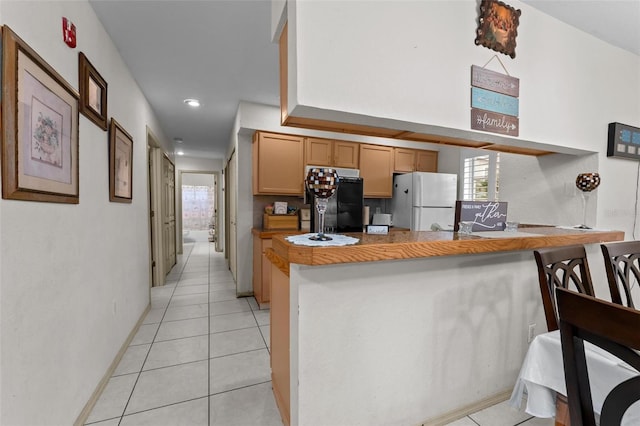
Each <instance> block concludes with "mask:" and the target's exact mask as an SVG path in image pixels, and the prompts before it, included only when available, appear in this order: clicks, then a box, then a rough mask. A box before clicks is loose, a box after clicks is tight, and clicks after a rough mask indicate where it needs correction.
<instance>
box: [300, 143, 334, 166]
mask: <svg viewBox="0 0 640 426" xmlns="http://www.w3.org/2000/svg"><path fill="white" fill-rule="evenodd" d="M332 160H333V141H332V140H328V139H316V138H306V139H305V162H304V163H305V165H307V166H308V165H310V166H332V165H333V163H332Z"/></svg>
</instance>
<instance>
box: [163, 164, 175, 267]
mask: <svg viewBox="0 0 640 426" xmlns="http://www.w3.org/2000/svg"><path fill="white" fill-rule="evenodd" d="M162 188H163V191H162V223H163V234H162V237H163V238H162V243H163V257H164V267H165V270H164V273H165V275H166V274H168V273H169V271H171V268H173V265H175V264H176V202H175V188H176V181H175V167H174V165H173V163H171V161H170V160H169V159H168V158H167V157H163V159H162Z"/></svg>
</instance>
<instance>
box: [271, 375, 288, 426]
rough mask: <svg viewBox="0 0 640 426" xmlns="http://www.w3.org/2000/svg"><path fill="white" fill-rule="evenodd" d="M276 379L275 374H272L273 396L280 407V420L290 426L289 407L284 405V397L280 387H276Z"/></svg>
mask: <svg viewBox="0 0 640 426" xmlns="http://www.w3.org/2000/svg"><path fill="white" fill-rule="evenodd" d="M276 382H277V381H276V379H275V378H274V377H273V373H271V383H272V385H271V389H272V390H273V395H274V396H275V400H276V405H277V406H278V411H279V412H280V418H281V419H282V422H283V423H284V425H285V426H289V425H290V424H291V418H290V415H291V414H290V413H289V411H287V407H286V405H285V403H284V400H283V398H282V395H280V392H279V391H278V387H277V386H274V385H273V383H276Z"/></svg>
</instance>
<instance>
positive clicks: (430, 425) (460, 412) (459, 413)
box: [423, 389, 512, 426]
mask: <svg viewBox="0 0 640 426" xmlns="http://www.w3.org/2000/svg"><path fill="white" fill-rule="evenodd" d="M511 391H512V389H510V390H506V391H504V392H500V393H499V394H496V395H494V396H490V397H488V398H485V399H483V400H480V401H478V402H475V403H473V404H469V405H466V406H464V407H462V408H459V409H457V410H454V411H450V412H448V413H445V414H443V415H441V416H438V417H434V418H432V419H429V420H427V421H425V422H424V423H423V426H441V425H446V424H448V423H452V422H455V421H456V420H459V419H461V418H463V417H464V416H468V415H469V414H473V413H475V412H477V411H480V410H483V409H485V408H488V407H491V406H492V405H496V404H498V403H499V402H502V401H506V400H507V399H509V398H511Z"/></svg>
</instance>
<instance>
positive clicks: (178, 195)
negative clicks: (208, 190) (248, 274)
mask: <svg viewBox="0 0 640 426" xmlns="http://www.w3.org/2000/svg"><path fill="white" fill-rule="evenodd" d="M185 173H187V174H198V175H213V185H214V193H215V196H214V198H213V208H214V210H215V215H216V223H215V224H214V226H215V230H216V237H217V238H216V244H215V245H216V251H219V249H218V246H219V243H218V241H219V240H220V236H219V235H218V232H220V213H219V212H220V210H219V209H218V208H219V203H218V198H219V191H218V185H219V182H220V172H216V171H213V170H178V184H177V185H176V216H177V217H176V221H177V222H178V224H177V226H176V228H177V229H178V230H179V232H178V235H177V238H178V240H177V244H176V245H177V246H178V247H176V250H178V253H180V254H182V245H183V244H184V242H183V239H182V235H183V232H184V230H183V228H182V175H183V174H185Z"/></svg>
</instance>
